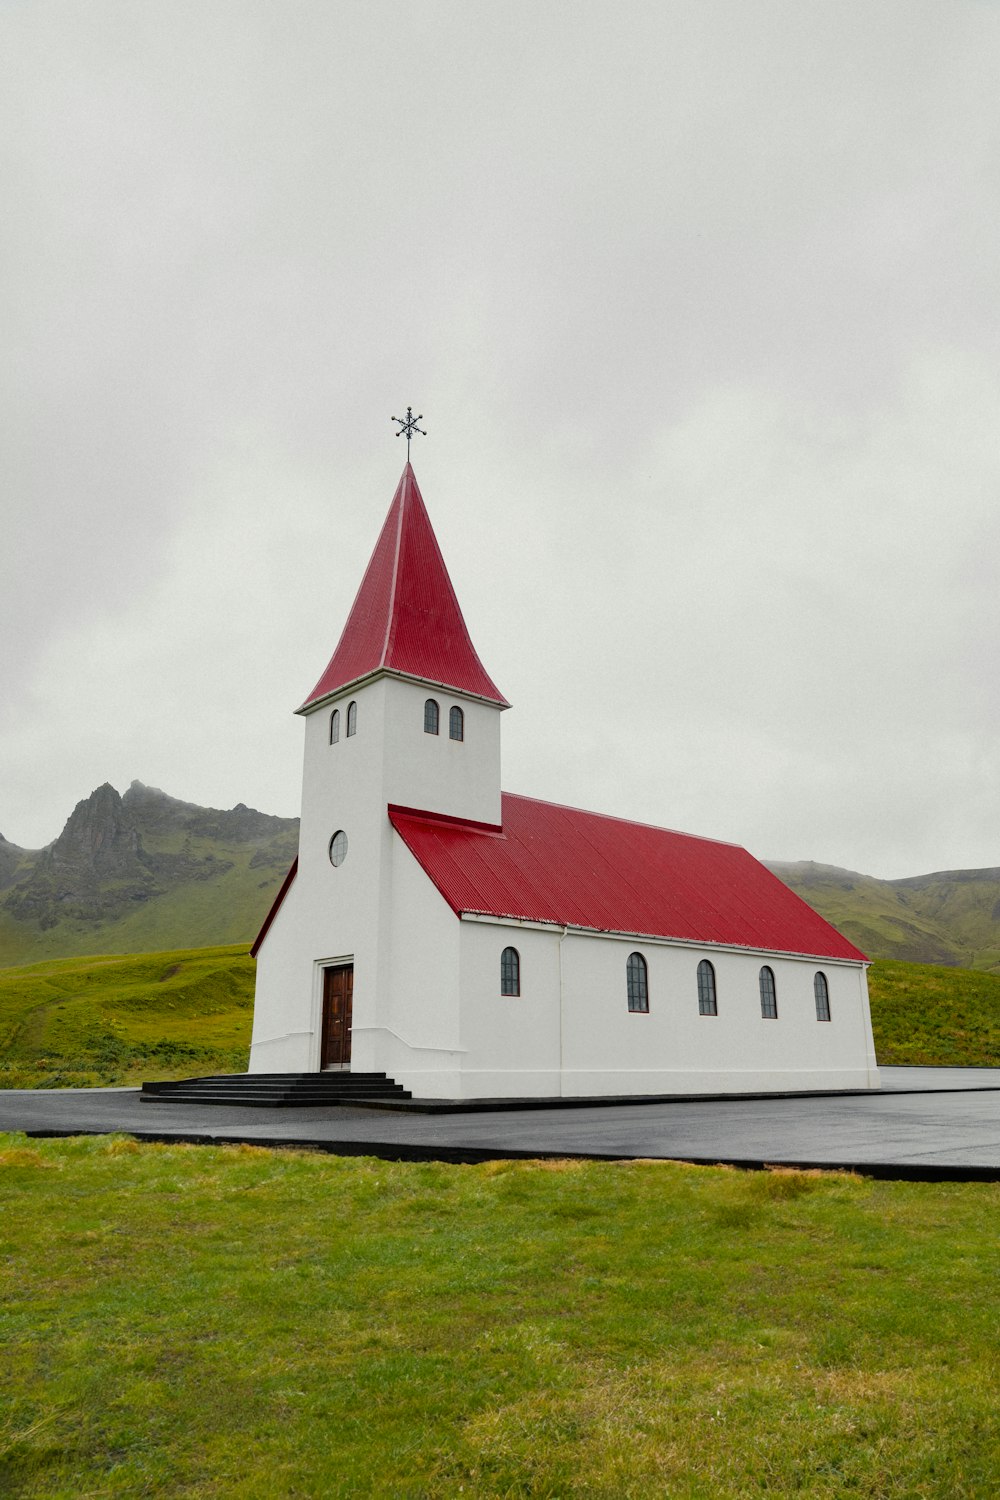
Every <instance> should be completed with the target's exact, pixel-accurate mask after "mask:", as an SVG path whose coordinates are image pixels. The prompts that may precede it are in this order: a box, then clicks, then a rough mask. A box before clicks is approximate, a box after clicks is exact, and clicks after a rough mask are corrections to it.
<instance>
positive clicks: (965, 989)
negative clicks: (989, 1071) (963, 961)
mask: <svg viewBox="0 0 1000 1500" xmlns="http://www.w3.org/2000/svg"><path fill="white" fill-rule="evenodd" d="M868 989H869V993H870V995H871V1005H872V1031H873V1033H874V1036H875V1056H876V1057H877V1058H878V1060H879V1062H880V1063H882V1064H884V1066H886V1067H889V1066H890V1065H893V1064H895V1065H896V1066H898V1067H905V1066H910V1067H929V1066H937V1067H949V1068H969V1067H980V1068H1000V974H983V973H978V972H977V971H975V970H972V969H945V968H935V967H934V966H932V965H930V964H903V963H893V962H892V961H891V960H889V959H883V960H881V961H880V962H878V963H875V964H872V966H871V969H870V970H869V971H868Z"/></svg>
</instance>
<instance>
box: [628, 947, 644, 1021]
mask: <svg viewBox="0 0 1000 1500" xmlns="http://www.w3.org/2000/svg"><path fill="white" fill-rule="evenodd" d="M625 988H626V991H627V993H628V1008H629V1010H634V1011H648V1010H649V987H648V985H647V983H646V960H645V959H644V958H643V956H642V954H641V953H630V954H629V956H628V962H627V963H626V965H625Z"/></svg>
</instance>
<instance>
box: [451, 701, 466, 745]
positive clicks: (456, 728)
mask: <svg viewBox="0 0 1000 1500" xmlns="http://www.w3.org/2000/svg"><path fill="white" fill-rule="evenodd" d="M448 738H449V739H450V740H464V739H465V715H464V714H463V712H462V710H461V709H460V708H459V706H458V704H457V703H456V704H455V707H454V708H453V709H452V711H451V713H450V714H449V715H448Z"/></svg>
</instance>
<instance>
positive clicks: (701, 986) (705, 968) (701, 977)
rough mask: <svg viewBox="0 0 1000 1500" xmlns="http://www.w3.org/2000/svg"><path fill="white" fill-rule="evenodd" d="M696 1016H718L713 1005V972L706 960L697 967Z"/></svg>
mask: <svg viewBox="0 0 1000 1500" xmlns="http://www.w3.org/2000/svg"><path fill="white" fill-rule="evenodd" d="M698 1014H699V1015H700V1016H715V1015H718V1011H717V1009H716V1004H715V970H714V969H713V968H712V965H711V964H710V963H709V961H708V959H707V958H703V959H702V961H701V963H700V964H699V965H698Z"/></svg>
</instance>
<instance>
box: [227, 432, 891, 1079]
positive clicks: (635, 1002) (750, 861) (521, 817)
mask: <svg viewBox="0 0 1000 1500" xmlns="http://www.w3.org/2000/svg"><path fill="white" fill-rule="evenodd" d="M509 706H510V705H509V704H508V702H507V700H506V699H505V698H504V696H503V694H502V693H501V692H500V691H499V690H498V689H497V687H496V685H495V684H494V682H493V681H492V679H491V678H490V676H489V675H488V673H487V671H486V669H485V668H484V666H483V664H482V662H481V661H480V660H479V657H478V655H477V654H476V650H475V648H474V646H473V644H472V641H471V639H470V636H469V632H468V630H467V628H466V624H465V621H464V619H463V617H462V611H461V609H460V607H459V603H458V600H457V598H456V596H455V591H454V588H453V587H452V583H451V579H450V578H449V576H448V571H447V569H446V567H445V564H444V560H443V558H442V556H441V552H440V549H439V547H438V544H437V540H436V538H435V535H434V532H433V530H432V528H431V524H430V520H429V518H428V515H427V511H426V509H425V507H424V502H423V500H422V498H421V495H420V491H419V489H418V488H417V481H416V478H415V477H414V473H413V469H412V468H411V467H410V464H409V461H407V464H406V468H405V469H404V471H403V476H402V479H401V480H400V483H399V487H398V489H397V490H396V493H395V496H394V497H393V501H392V504H391V506H390V507H389V514H388V515H387V517H386V520H385V525H384V526H383V528H382V532H381V535H380V536H379V539H378V542H377V544H376V546H375V551H374V553H373V554H372V558H371V561H370V563H369V564H368V569H367V571H366V573H365V576H364V578H363V580H362V582H361V587H360V589H359V590H358V594H357V597H356V599H355V601H354V605H353V607H352V609H351V612H350V615H349V617H348V620H347V623H346V625H345V626H344V630H343V634H342V635H341V637H340V641H339V644H338V645H337V648H336V650H335V651H334V653H333V657H332V658H331V660H330V663H329V665H328V666H327V668H326V670H325V671H324V672H323V674H322V676H321V677H320V679H319V681H318V682H317V684H316V686H315V687H314V688H313V690H312V692H311V693H310V694H309V696H308V697H307V698H306V701H305V702H304V704H303V705H302V707H301V708H299V709H298V710H297V712H298V713H300V714H301V715H302V717H303V719H304V722H305V760H304V769H303V784H302V820H301V830H300V836H299V855H298V859H297V860H296V862H295V864H294V865H293V866H292V868H291V870H290V871H289V873H288V876H287V878H286V880H285V882H284V884H283V886H282V888H281V890H280V892H279V894H278V897H277V899H276V900H275V902H274V905H273V906H272V908H271V911H270V912H269V914H268V916H267V919H266V921H265V922H264V925H263V928H262V929H261V932H260V934H259V935H258V937H257V939H256V942H255V943H254V946H253V949H252V952H253V953H254V954H255V955H256V958H257V991H256V1001H255V1008H254V1025H253V1043H252V1048H251V1054H250V1072H251V1073H257V1074H261V1073H268V1074H277V1073H283V1074H287V1073H316V1072H319V1071H321V1070H327V1069H340V1070H344V1069H350V1070H354V1071H356V1072H358V1073H369V1074H381V1073H384V1074H386V1075H388V1077H389V1078H390V1079H393V1080H395V1081H396V1083H398V1084H400V1085H402V1086H403V1088H405V1089H407V1090H410V1091H411V1092H412V1094H413V1095H414V1096H415V1097H416V1098H418V1099H421V1098H423V1099H449V1100H472V1099H511V1098H529V1097H530V1098H535V1099H539V1098H552V1097H569V1098H577V1097H578V1098H586V1097H591V1098H593V1097H595V1096H622V1095H663V1094H689V1093H690V1094H712V1093H742V1092H754V1093H756V1092H768V1091H799V1090H814V1089H821V1090H829V1089H835V1090H836V1089H874V1088H877V1087H878V1084H879V1080H878V1071H877V1067H876V1061H875V1050H874V1045H873V1042H872V1030H871V1019H870V1015H869V1007H868V986H867V979H866V971H867V961H866V959H865V956H864V954H862V953H861V952H859V950H858V949H857V948H855V947H854V946H853V944H852V943H850V942H848V941H847V939H846V938H844V937H843V936H841V934H840V933H839V932H837V931H836V930H835V929H834V928H833V927H831V926H830V925H829V923H827V922H826V921H824V920H823V918H822V917H820V916H818V915H817V913H816V912H814V911H813V910H812V909H811V907H809V906H807V905H806V904H805V902H803V901H801V900H800V899H799V897H798V896H796V895H794V894H793V893H792V892H791V891H790V890H788V888H787V887H786V886H784V885H783V884H782V883H781V881H779V880H778V879H777V878H776V876H774V875H772V874H771V873H770V872H769V871H768V870H767V869H765V867H764V866H763V865H761V864H760V863H759V862H758V861H757V860H755V859H754V858H753V857H752V856H751V855H749V854H748V853H747V852H746V851H745V850H743V849H741V848H738V847H737V846H735V845H733V844H725V843H719V842H717V841H715V840H712V839H704V838H697V837H694V836H692V835H690V834H683V833H675V832H672V831H670V830H668V829H663V828H654V827H650V826H648V825H646V824H640V823H633V822H629V821H627V820H624V819H622V818H613V817H606V816H603V815H602V814H600V813H594V812H584V811H581V810H580V809H578V808H573V807H564V806H561V805H560V804H558V803H553V802H541V801H538V800H536V799H534V798H531V797H522V796H514V795H511V794H509V793H506V792H502V791H501V786H500V721H501V717H502V715H503V713H504V711H505V710H506V709H507V708H508V707H509Z"/></svg>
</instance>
